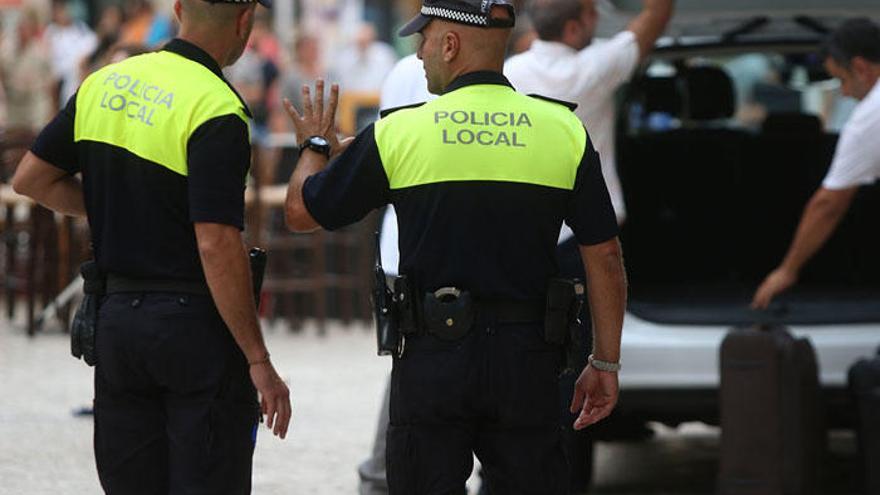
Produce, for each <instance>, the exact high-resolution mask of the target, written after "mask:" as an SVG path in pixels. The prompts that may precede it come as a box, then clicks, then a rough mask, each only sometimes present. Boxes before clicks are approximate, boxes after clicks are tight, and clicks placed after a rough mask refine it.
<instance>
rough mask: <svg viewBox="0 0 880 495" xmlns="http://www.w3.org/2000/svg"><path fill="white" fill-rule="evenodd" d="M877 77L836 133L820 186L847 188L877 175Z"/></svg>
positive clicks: (879, 99)
mask: <svg viewBox="0 0 880 495" xmlns="http://www.w3.org/2000/svg"><path fill="white" fill-rule="evenodd" d="M878 136H880V81H878V82H877V83H875V84H874V88H873V89H871V91H870V92H869V93H868V95H867V96H866V97H865V99H864V100H862V101H861V102H860V103H859V104H858V106H856V109H855V110H854V111H853V113H852V116H851V117H850V119H849V122H847V123H846V125H844V127H843V130H842V131H841V133H840V141H839V142H838V144H837V150H836V151H835V153H834V160H833V161H832V162H831V168H830V169H829V170H828V175H826V176H825V180H824V181H823V183H822V186H823V187H825V188H826V189H848V188H851V187H857V186H863V185H867V184H872V183H873V182H874V181H876V180H877V179H878V178H880V139H878Z"/></svg>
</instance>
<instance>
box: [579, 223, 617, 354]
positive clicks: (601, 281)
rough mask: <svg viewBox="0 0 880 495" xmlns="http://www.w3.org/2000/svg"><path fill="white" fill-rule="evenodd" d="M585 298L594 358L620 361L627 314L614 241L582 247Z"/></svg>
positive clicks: (615, 240)
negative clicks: (590, 325)
mask: <svg viewBox="0 0 880 495" xmlns="http://www.w3.org/2000/svg"><path fill="white" fill-rule="evenodd" d="M580 251H581V258H582V259H583V261H584V270H585V272H586V275H587V295H588V297H589V304H590V314H591V315H592V317H593V335H594V337H593V354H594V355H595V356H596V358H597V359H601V360H603V361H611V362H617V361H619V360H620V336H621V329H622V328H623V314H624V311H625V310H626V273H625V271H624V268H623V258H622V255H621V248H620V242H619V241H618V240H617V238H614V239H612V240H610V241H607V242H604V243H602V244H597V245H595V246H581V247H580Z"/></svg>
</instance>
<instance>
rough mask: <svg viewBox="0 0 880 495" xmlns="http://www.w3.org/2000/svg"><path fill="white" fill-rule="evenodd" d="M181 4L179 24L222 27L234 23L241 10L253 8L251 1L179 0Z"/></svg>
mask: <svg viewBox="0 0 880 495" xmlns="http://www.w3.org/2000/svg"><path fill="white" fill-rule="evenodd" d="M180 3H181V5H182V6H183V16H182V17H183V18H182V19H180V22H181V24H183V23H184V22H187V23H196V24H198V25H200V26H213V27H222V26H225V25H231V24H234V23H235V21H236V19H237V18H238V16H239V14H241V12H243V11H245V10H247V9H250V8H253V7H254V5H255V4H253V3H244V4H237V3H219V2H218V3H211V2H208V1H206V0H180Z"/></svg>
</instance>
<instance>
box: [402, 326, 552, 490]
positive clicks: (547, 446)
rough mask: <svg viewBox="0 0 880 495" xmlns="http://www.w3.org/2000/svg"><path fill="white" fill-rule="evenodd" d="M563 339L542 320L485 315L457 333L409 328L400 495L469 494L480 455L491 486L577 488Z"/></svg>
mask: <svg viewBox="0 0 880 495" xmlns="http://www.w3.org/2000/svg"><path fill="white" fill-rule="evenodd" d="M561 359H562V357H561V352H560V349H559V347H558V346H554V345H551V344H548V343H546V342H545V340H544V338H543V325H542V324H540V323H534V324H504V325H497V324H491V323H487V322H482V323H479V322H478V323H477V324H475V325H474V328H473V329H472V330H471V332H470V333H469V334H468V335H466V336H465V337H463V338H462V339H460V340H457V341H452V342H450V341H444V340H440V339H438V338H436V337H434V336H432V335H421V334H420V335H415V336H408V337H407V341H406V350H405V353H404V355H403V357H402V358H395V360H394V365H393V369H392V373H391V408H390V419H391V421H390V425H389V429H388V435H387V445H386V449H387V452H386V456H387V472H388V488H389V493H391V495H447V494H456V495H458V494H465V493H466V491H465V482H466V480H467V479H468V477H469V476H470V474H471V471H472V470H473V455H474V454H476V456H477V458H478V459H479V460H480V463H481V464H482V468H483V479H484V483H488V484H489V489H490V492H491V493H499V494H505V495H518V494H535V495H556V494H566V493H568V483H569V481H568V476H569V475H568V464H567V461H566V455H565V451H564V448H563V441H562V432H561V428H560V422H559V384H558V374H559V367H560V365H561Z"/></svg>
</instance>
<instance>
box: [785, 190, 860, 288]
mask: <svg viewBox="0 0 880 495" xmlns="http://www.w3.org/2000/svg"><path fill="white" fill-rule="evenodd" d="M857 191H858V188H857V187H852V188H849V189H841V190H831V189H825V188H824V187H822V188H819V190H817V191H816V193H815V194H813V197H812V198H811V199H810V202H809V203H808V204H807V207H806V208H805V209H804V215H803V218H801V222H800V224H799V225H798V228H797V232H796V233H795V237H794V240H793V241H792V243H791V247H790V248H789V250H788V253H787V254H786V255H785V259H784V260H783V261H782V266H783V268H785V269H786V270H788V271H790V272H791V273H795V274H796V273H798V272H800V270H801V268H803V266H804V264H806V262H807V261H809V259H810V258H812V257H813V256H814V255H815V254H816V252H817V251H819V249H821V248H822V246H823V245H825V243H826V242H827V241H828V238H829V237H831V234H833V233H834V231H835V230H836V229H837V226H838V225H839V224H840V221H841V220H842V219H843V217H844V216H845V215H846V212H847V210H849V206H850V205H851V204H852V201H853V198H855V195H856V192H857Z"/></svg>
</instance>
